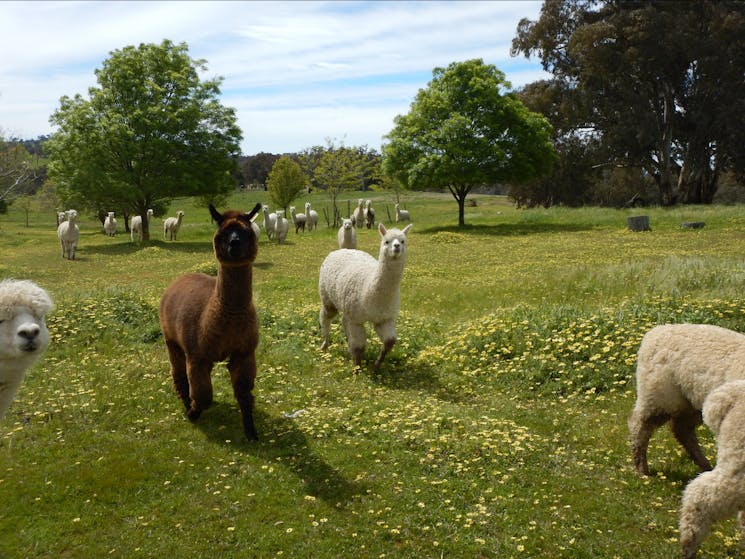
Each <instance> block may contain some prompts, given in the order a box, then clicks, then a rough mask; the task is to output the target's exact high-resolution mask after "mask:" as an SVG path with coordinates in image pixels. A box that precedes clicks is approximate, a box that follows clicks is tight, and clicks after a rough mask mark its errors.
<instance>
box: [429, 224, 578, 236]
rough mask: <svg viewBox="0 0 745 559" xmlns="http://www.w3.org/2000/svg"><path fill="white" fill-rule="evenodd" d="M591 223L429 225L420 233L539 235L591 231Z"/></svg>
mask: <svg viewBox="0 0 745 559" xmlns="http://www.w3.org/2000/svg"><path fill="white" fill-rule="evenodd" d="M592 228H593V227H592V226H591V225H585V224H579V223H497V224H494V225H463V226H456V225H448V226H443V227H440V226H437V227H428V228H427V229H421V230H420V231H419V233H421V234H424V235H431V234H434V233H461V234H468V235H475V236H484V237H517V236H524V235H538V234H542V233H576V232H579V231H589V230H591V229H592Z"/></svg>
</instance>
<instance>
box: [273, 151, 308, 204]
mask: <svg viewBox="0 0 745 559" xmlns="http://www.w3.org/2000/svg"><path fill="white" fill-rule="evenodd" d="M307 182H308V179H307V177H306V176H305V174H304V173H303V170H302V169H301V168H300V165H298V164H297V163H296V162H294V161H293V160H292V159H290V157H289V156H287V155H283V156H282V157H280V158H279V159H277V161H276V162H275V163H274V165H273V166H272V170H271V171H270V172H269V176H268V177H267V179H266V186H267V190H269V197H270V198H271V199H272V203H273V204H274V205H276V206H279V207H280V208H284V209H285V210H287V207H288V206H289V205H290V204H291V203H292V201H293V200H294V199H295V198H297V196H298V194H300V192H301V191H302V190H303V188H304V187H305V185H306V183H307Z"/></svg>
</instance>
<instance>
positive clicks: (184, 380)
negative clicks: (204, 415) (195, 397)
mask: <svg viewBox="0 0 745 559" xmlns="http://www.w3.org/2000/svg"><path fill="white" fill-rule="evenodd" d="M166 348H167V349H168V359H169V361H170V362H171V376H172V377H173V388H174V389H175V390H176V394H178V395H179V398H181V401H182V402H183V403H184V406H185V407H186V409H187V410H188V409H189V408H190V407H191V396H189V378H188V377H187V376H186V356H185V355H184V352H183V351H182V350H181V347H180V346H179V345H178V344H174V343H171V342H166Z"/></svg>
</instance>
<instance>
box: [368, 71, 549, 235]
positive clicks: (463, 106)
mask: <svg viewBox="0 0 745 559" xmlns="http://www.w3.org/2000/svg"><path fill="white" fill-rule="evenodd" d="M432 75H433V78H432V81H430V82H429V84H428V86H427V88H425V89H420V90H419V92H418V93H417V96H416V98H415V100H414V101H413V102H412V104H411V107H410V110H409V113H408V114H406V115H399V116H397V117H396V119H395V121H394V122H395V126H394V128H393V130H391V132H389V133H388V135H387V136H386V138H387V143H386V144H385V145H384V146H383V169H384V171H385V172H386V173H387V174H388V175H390V176H392V177H394V178H395V179H397V180H398V181H399V182H400V183H401V184H402V185H403V186H404V187H406V188H412V189H424V188H433V187H434V188H447V189H448V190H449V191H450V193H451V194H452V195H453V198H455V200H456V201H457V203H458V224H459V225H461V226H462V225H465V202H466V196H468V193H469V192H470V191H471V190H472V189H473V188H474V187H475V186H479V185H487V184H496V183H509V182H522V181H525V180H529V179H531V178H533V177H536V176H541V175H545V174H547V173H548V172H550V170H551V167H552V165H553V162H554V159H555V157H556V155H555V153H554V149H553V147H552V145H551V126H550V125H549V123H548V121H547V120H546V119H545V118H544V117H543V116H541V115H540V114H538V113H533V112H531V111H529V110H528V109H527V108H526V107H525V105H523V104H522V103H521V102H520V101H519V100H518V99H517V98H516V97H515V96H514V95H508V94H503V92H502V90H504V89H506V88H509V87H511V86H510V84H509V82H507V81H506V80H505V77H504V74H503V73H502V72H501V71H499V70H498V69H497V68H496V67H494V66H493V65H491V64H484V62H483V61H482V60H468V61H466V62H454V63H452V64H450V65H449V66H448V67H447V68H435V69H434V71H433V73H432Z"/></svg>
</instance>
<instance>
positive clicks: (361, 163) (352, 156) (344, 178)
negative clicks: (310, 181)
mask: <svg viewBox="0 0 745 559" xmlns="http://www.w3.org/2000/svg"><path fill="white" fill-rule="evenodd" d="M326 143H327V147H326V150H325V151H323V152H322V154H321V156H320V158H319V160H318V163H317V165H316V166H315V170H314V174H313V177H314V179H315V183H316V185H318V188H320V189H322V190H326V191H327V192H328V193H329V194H330V195H331V205H332V208H333V210H332V211H333V213H334V215H333V216H332V217H331V224H330V225H331V227H339V226H340V225H341V211H340V210H339V206H338V200H339V194H340V193H341V192H342V191H343V190H352V189H361V188H362V186H363V181H364V177H365V169H366V165H365V163H366V162H365V158H364V156H362V155H360V153H359V151H358V150H356V149H354V148H349V147H346V146H344V144H343V143H342V144H341V145H339V146H336V145H335V143H334V141H333V140H330V139H327V140H326Z"/></svg>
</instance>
